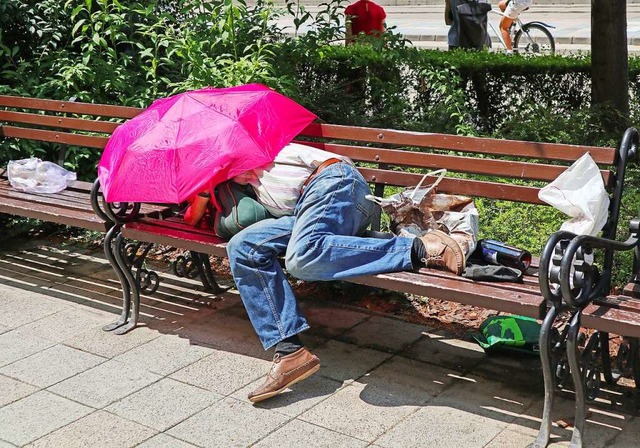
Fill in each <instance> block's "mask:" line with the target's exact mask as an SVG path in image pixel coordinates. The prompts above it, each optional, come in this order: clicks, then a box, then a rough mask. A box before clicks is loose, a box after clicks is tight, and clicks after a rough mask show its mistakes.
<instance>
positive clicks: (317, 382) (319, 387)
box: [231, 371, 343, 417]
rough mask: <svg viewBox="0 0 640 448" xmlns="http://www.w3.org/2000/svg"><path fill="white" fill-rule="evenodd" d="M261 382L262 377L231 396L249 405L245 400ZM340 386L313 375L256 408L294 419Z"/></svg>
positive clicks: (335, 382)
mask: <svg viewBox="0 0 640 448" xmlns="http://www.w3.org/2000/svg"><path fill="white" fill-rule="evenodd" d="M265 373H266V371H265ZM263 382H264V375H263V376H262V377H260V378H259V379H258V380H256V381H254V382H253V383H251V384H249V385H248V386H245V387H243V388H242V389H240V390H237V391H236V392H234V393H233V394H231V396H232V397H233V398H236V399H238V400H242V401H245V402H247V403H249V399H248V398H247V396H248V395H249V392H251V391H253V390H255V389H257V388H258V387H259V386H260V385H261V384H262V383H263ZM342 386H343V383H341V382H340V381H335V380H332V379H330V378H325V377H323V376H320V375H318V374H315V375H313V376H311V377H309V378H307V379H306V380H304V381H302V382H299V383H296V384H294V385H293V386H291V388H290V389H286V390H285V391H284V392H282V393H281V394H279V395H276V396H275V397H273V398H270V399H269V400H266V401H263V402H261V403H257V404H256V406H259V407H262V408H265V409H274V410H276V411H278V412H281V413H283V414H286V415H289V416H291V417H296V416H298V415H300V414H302V413H303V412H305V411H307V410H309V409H311V408H312V407H313V406H315V405H316V404H318V403H320V402H321V401H322V400H325V399H327V398H328V397H330V396H331V395H332V394H334V393H336V392H337V391H338V390H340V388H341V387H342Z"/></svg>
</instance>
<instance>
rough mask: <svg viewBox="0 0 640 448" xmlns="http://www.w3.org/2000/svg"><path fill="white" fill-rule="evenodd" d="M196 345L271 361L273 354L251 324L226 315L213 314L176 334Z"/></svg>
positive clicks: (190, 324)
mask: <svg viewBox="0 0 640 448" xmlns="http://www.w3.org/2000/svg"><path fill="white" fill-rule="evenodd" d="M174 334H177V335H178V336H180V337H182V338H186V339H188V340H189V341H191V343H192V344H194V345H203V346H206V347H211V348H215V349H218V350H222V351H227V352H231V353H239V354H243V355H246V356H252V357H255V358H262V359H268V360H271V358H272V357H273V354H272V353H271V352H266V351H265V350H264V349H263V348H262V345H261V344H260V341H259V339H258V336H257V335H256V332H255V331H254V329H253V327H252V326H251V323H250V322H249V321H248V320H246V319H242V318H239V317H235V316H230V315H228V314H224V313H213V314H209V315H206V316H204V317H203V319H198V320H197V321H195V322H190V323H189V325H185V326H184V327H183V328H180V329H178V331H176V332H174Z"/></svg>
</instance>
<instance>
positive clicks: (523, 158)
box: [301, 124, 616, 204]
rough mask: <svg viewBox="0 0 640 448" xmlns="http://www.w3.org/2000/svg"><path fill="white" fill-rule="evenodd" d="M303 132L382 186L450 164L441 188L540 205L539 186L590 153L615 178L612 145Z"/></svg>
mask: <svg viewBox="0 0 640 448" xmlns="http://www.w3.org/2000/svg"><path fill="white" fill-rule="evenodd" d="M301 136H306V137H312V138H313V139H314V140H316V143H312V144H313V145H315V146H318V147H320V148H322V149H326V150H328V151H331V152H336V153H340V154H343V155H346V156H349V157H351V158H352V159H353V160H355V161H358V162H360V163H361V164H362V165H363V168H362V172H363V174H364V175H365V177H366V178H367V180H369V181H370V182H371V183H373V184H376V185H381V186H384V185H396V186H412V185H416V184H417V183H418V182H419V181H420V179H421V178H422V176H423V175H424V173H425V172H427V171H429V170H434V169H438V168H446V169H447V170H448V174H447V178H446V179H444V180H443V181H442V183H440V185H439V187H438V190H439V191H442V192H447V193H457V194H465V195H469V196H476V197H486V198H494V199H504V200H509V201H516V202H526V203H532V204H542V202H541V201H540V200H539V199H538V190H539V189H540V188H541V186H544V185H545V184H546V183H548V182H550V181H552V180H554V179H555V178H556V177H558V175H560V173H562V172H563V171H564V170H565V169H566V168H567V167H568V166H569V165H571V164H572V163H573V162H575V161H576V159H578V158H579V157H581V156H582V155H583V154H585V153H586V152H589V153H590V154H591V156H592V158H593V159H594V160H595V162H596V163H598V164H599V165H600V166H602V168H603V169H602V170H601V172H602V176H603V180H604V182H605V185H606V186H607V188H609V189H610V188H611V187H612V186H613V184H614V180H615V179H614V172H613V170H612V168H614V164H615V161H616V150H615V149H614V148H601V147H589V146H576V145H565V144H555V143H536V142H524V141H514V140H502V139H493V138H484V137H482V138H480V137H464V136H456V135H447V134H434V133H424V132H411V131H398V130H389V129H376V128H353V127H349V126H338V125H329V124H311V125H310V126H308V127H307V128H306V129H305V130H304V131H303V132H302V133H301ZM336 141H340V143H335V142H336ZM389 170H402V173H400V172H393V173H392V172H390V171H389ZM411 171H413V172H411ZM470 175H471V176H470ZM452 176H453V177H452ZM376 194H377V193H376Z"/></svg>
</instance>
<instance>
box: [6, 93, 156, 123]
mask: <svg viewBox="0 0 640 448" xmlns="http://www.w3.org/2000/svg"><path fill="white" fill-rule="evenodd" d="M0 106H4V107H12V108H16V109H18V108H19V109H33V110H46V111H51V112H68V113H74V114H85V115H100V116H103V117H111V118H133V117H135V116H136V115H138V114H139V113H140V112H142V110H143V109H140V108H137V107H128V106H112V105H108V104H92V103H82V102H75V101H60V100H44V99H39V98H26V97H16V96H10V95H0Z"/></svg>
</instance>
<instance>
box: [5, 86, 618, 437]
mask: <svg viewBox="0 0 640 448" xmlns="http://www.w3.org/2000/svg"><path fill="white" fill-rule="evenodd" d="M31 101H33V102H31ZM40 101H42V100H29V99H18V98H12V97H0V106H5V108H13V109H16V108H17V109H31V110H32V111H36V112H35V114H36V115H37V116H42V115H41V114H40V113H37V111H38V110H41V111H42V112H44V113H45V114H49V113H52V114H56V113H57V114H59V113H60V111H61V110H62V111H63V112H62V113H63V114H64V113H71V114H82V115H85V114H86V115H89V113H90V112H89V109H83V108H82V107H87V108H89V106H90V105H78V104H75V103H64V102H55V105H54V103H49V102H42V103H40ZM62 104H64V108H61V106H62ZM70 104H73V106H71V105H70ZM91 106H92V107H96V108H97V109H95V110H94V112H96V113H97V114H98V115H100V114H102V115H101V116H105V117H106V116H109V115H108V113H107V111H108V110H109V109H108V108H107V109H103V107H106V106H100V105H91ZM112 107H113V106H112ZM116 110H120V109H117V108H116V109H114V110H113V111H112V112H111V113H113V115H111V116H113V117H121V118H130V117H132V116H135V115H136V114H137V113H139V112H140V109H135V108H125V109H123V110H124V112H122V113H121V115H118V114H117V113H116ZM1 113H2V115H0V123H2V122H4V123H5V124H4V125H3V126H2V130H1V131H0V136H4V137H15V138H20V139H33V140H42V141H49V142H60V143H63V144H64V143H66V144H75V145H79V146H89V147H93V148H101V147H103V146H104V144H106V140H107V136H108V134H109V132H111V131H112V130H113V129H114V127H115V124H113V123H112V122H109V124H108V125H104V124H102V125H101V126H105V127H103V128H100V129H97V128H96V127H91V128H89V129H86V128H80V127H76V125H77V124H78V122H77V121H75V120H84V118H80V117H66V116H65V117H62V118H55V119H51V120H50V119H48V118H47V124H46V126H49V127H53V128H54V129H56V128H62V129H64V130H65V132H64V134H65V140H63V139H61V138H60V137H58V135H59V134H61V132H59V130H53V131H44V132H48V133H46V134H41V133H37V134H36V133H35V132H34V131H32V130H30V129H28V130H18V128H17V127H16V125H15V123H17V122H20V117H21V115H20V114H21V112H18V111H15V110H12V111H4V112H1ZM7 114H9V115H7ZM31 120H32V121H31V122H26V123H31V124H32V125H36V124H39V125H42V123H43V119H42V118H39V120H40V121H36V118H31ZM69 120H73V121H69ZM93 120H95V118H94V119H93ZM63 125H64V126H63ZM67 134H68V135H67ZM78 134H80V135H82V141H80V137H79V136H78V137H77V138H78V140H66V139H67V138H71V136H73V135H78ZM87 134H90V135H87ZM96 134H97V135H96ZM85 139H86V140H85ZM299 141H304V142H306V143H307V144H312V145H314V146H317V147H319V148H322V149H325V150H327V151H331V152H335V153H339V154H344V155H346V156H349V157H350V158H351V159H352V160H354V161H355V162H356V164H357V165H358V167H359V169H360V171H361V172H362V174H363V175H364V177H365V178H366V179H367V180H368V181H369V182H370V183H371V185H372V187H373V191H374V194H375V195H376V196H386V195H388V194H389V192H390V190H389V189H390V188H392V187H407V186H413V185H416V184H417V183H418V182H419V181H420V179H421V178H422V176H423V173H424V172H427V171H431V170H433V169H436V168H446V169H447V170H448V171H449V173H451V174H452V175H451V176H449V177H447V178H445V179H444V180H443V181H442V182H441V183H440V185H439V187H438V190H439V191H441V192H447V193H456V194H464V195H469V196H473V197H482V198H489V199H495V200H500V201H510V202H514V203H524V204H535V205H541V206H543V205H544V204H543V203H542V202H541V201H540V200H539V199H538V191H539V188H540V186H542V185H544V184H546V183H547V182H549V181H551V180H553V179H555V178H556V177H557V176H558V175H559V174H560V173H561V172H563V171H564V169H566V167H567V166H569V165H570V164H571V163H573V162H574V161H575V160H576V159H578V158H579V157H580V156H582V155H583V154H584V153H585V152H589V153H590V154H591V156H592V157H593V159H594V160H595V161H596V162H597V163H598V164H599V165H600V166H601V168H602V170H601V172H602V176H603V180H604V182H605V185H606V186H607V189H608V191H610V192H611V196H612V204H617V205H614V206H612V210H615V213H612V215H611V216H610V217H609V222H608V224H607V228H608V233H607V234H606V237H609V238H610V237H611V236H612V235H615V230H616V227H617V210H619V204H620V200H621V199H620V198H621V185H623V183H624V168H625V166H626V162H627V157H626V156H621V155H620V154H622V153H625V154H626V153H627V152H628V151H629V148H628V147H626V146H624V142H623V145H621V147H620V149H619V150H616V149H615V148H600V147H587V146H575V145H563V144H549V143H535V142H523V141H507V140H500V139H492V138H477V137H462V136H456V135H445V134H433V133H421V132H410V131H399V130H389V129H374V128H364V127H351V126H340V125H332V124H312V125H310V126H308V127H307V128H306V129H305V130H304V131H303V132H302V133H301V134H300V135H299ZM4 182H5V183H6V181H4ZM5 187H6V186H5ZM86 187H87V188H86V189H85V190H84V194H87V192H88V190H89V189H88V185H86ZM5 190H6V188H5ZM12 193H14V192H12ZM90 195H91V196H93V199H91V198H89V200H88V202H86V203H85V208H84V210H85V211H86V210H87V208H86V205H87V204H88V203H90V202H93V203H94V206H95V204H96V203H100V202H101V194H100V192H99V189H98V188H93V190H92V193H91V194H90ZM7 198H8V196H7V195H6V194H5V196H0V212H5V213H13V211H14V210H16V214H19V215H21V216H25V215H26V212H20V211H19V209H18V208H9V207H8V205H7V204H8V202H9V201H8V199H7ZM28 200H33V199H32V198H29V199H28ZM111 207H115V208H114V210H122V209H123V206H119V204H112V205H111ZM107 209H109V207H107ZM124 209H125V210H128V211H126V212H123V213H114V212H113V210H112V211H111V212H109V214H108V216H107V218H109V219H110V220H112V221H114V222H115V225H111V223H107V224H106V225H105V227H104V229H105V230H106V229H108V232H107V234H106V236H105V253H107V257H108V258H109V261H110V263H111V264H112V266H113V267H114V269H115V271H116V272H117V273H118V276H119V278H120V281H121V283H122V287H123V299H124V304H123V310H122V314H121V316H120V317H119V319H118V320H117V321H115V322H114V323H113V324H110V325H109V326H108V327H107V328H106V329H107V330H114V331H115V332H117V333H125V332H127V331H128V330H130V329H131V328H133V327H135V325H136V323H137V319H138V309H139V300H140V295H139V294H140V292H141V290H143V289H144V288H145V287H148V286H149V284H150V283H151V282H153V281H158V280H159V279H158V278H154V279H150V275H149V273H148V272H146V271H145V270H144V269H143V263H144V257H145V256H146V254H147V253H148V250H149V247H150V245H151V244H163V245H168V246H173V247H177V248H182V249H187V250H189V251H191V258H192V259H190V260H189V259H187V260H182V268H180V271H181V272H182V273H183V275H188V276H190V277H195V276H198V275H199V276H200V277H201V280H202V281H203V284H204V285H205V286H207V285H210V286H212V287H213V285H215V279H214V278H213V275H212V274H211V271H210V269H209V266H208V261H209V259H208V255H213V256H216V257H225V256H226V249H225V242H224V241H223V240H221V239H220V238H217V237H216V236H215V235H212V234H211V233H210V232H207V231H203V230H200V229H195V228H193V227H190V226H188V225H186V224H185V223H184V222H183V221H182V219H181V218H180V217H179V216H168V215H167V213H162V214H161V215H160V214H156V215H150V214H149V213H146V214H145V213H138V210H137V209H136V208H134V209H131V207H130V206H129V207H128V208H127V207H124ZM54 210H57V208H56V207H54ZM162 210H163V211H164V212H166V210H167V209H166V208H165V209H162ZM97 213H98V215H100V216H101V217H104V216H103V215H102V213H105V212H104V211H101V209H98V210H97ZM46 217H47V215H46V214H45V215H44V216H41V217H40V219H46ZM65 219H66V218H65ZM56 222H57V221H56ZM63 223H66V222H63ZM379 226H380V219H379V217H378V219H377V220H376V222H375V224H374V229H378V228H379ZM556 237H557V235H556ZM127 239H128V240H134V241H137V242H138V243H137V244H138V245H137V246H135V249H134V250H133V252H132V251H131V249H130V247H131V246H127V245H125V240H127ZM558 241H559V240H558ZM550 242H553V241H551V240H550ZM556 242H557V241H556ZM143 244H144V245H145V246H144V247H142V245H143ZM549 244H550V243H548V244H547V247H546V248H545V250H546V252H545V253H543V257H542V258H541V261H540V266H541V267H542V269H541V270H540V271H539V270H538V265H537V263H534V264H533V265H532V267H531V268H530V269H529V270H528V271H527V272H526V273H525V276H524V281H523V282H522V283H491V282H474V281H471V280H469V279H466V278H463V277H459V276H455V275H453V274H451V273H448V272H445V271H441V270H435V269H426V268H425V269H419V270H416V271H411V272H398V273H389V274H380V275H375V276H366V277H358V278H353V279H350V281H352V282H354V283H359V284H364V285H371V286H375V287H379V288H386V289H390V290H394V291H399V292H404V293H411V294H416V295H420V296H426V297H430V298H438V299H444V300H451V301H455V302H459V303H463V304H469V305H476V306H481V307H485V308H488V309H492V310H496V311H500V312H507V313H515V314H519V315H525V316H530V317H534V318H537V319H544V324H545V325H546V327H545V328H546V333H544V332H543V334H541V342H545V343H546V344H547V346H548V345H549V340H550V335H554V334H555V332H554V331H555V330H554V327H553V325H554V324H555V317H556V315H555V314H554V313H556V312H558V310H559V309H560V308H556V307H553V306H552V307H551V308H550V307H549V306H548V305H549V304H553V303H554V302H553V301H554V300H555V299H556V298H557V295H554V294H555V292H554V291H555V289H554V287H553V285H554V283H553V280H554V279H550V278H549V276H548V275H546V274H544V272H545V270H546V269H548V267H549V266H551V264H554V263H557V260H558V259H561V258H562V255H561V254H558V253H556V252H554V250H551V252H549V250H547V249H548V247H549ZM554 247H555V243H554V245H553V247H552V249H553V248H554ZM563 247H565V248H566V244H564V245H563ZM550 254H551V255H550ZM606 269H607V267H605V269H604V270H603V272H606ZM608 269H609V271H610V269H611V266H608ZM539 272H540V278H539V275H538V274H539ZM605 277H606V278H605V280H606V281H605V283H606V285H605V286H610V275H609V276H605ZM215 286H217V285H215ZM560 303H561V304H562V306H563V307H570V306H569V305H567V304H565V303H564V301H562V300H560ZM578 308H579V309H581V310H582V308H583V307H578ZM563 309H564V308H563ZM550 316H551V317H550ZM549 322H551V324H549ZM552 330H554V331H552ZM557 332H558V333H562V334H563V335H564V334H565V333H566V332H562V331H559V330H558V331H557ZM544 338H547V339H544ZM564 339H565V340H567V341H569V340H570V339H568V338H567V337H566V335H565V338H564ZM566 345H567V344H566V343H559V344H556V346H560V347H563V349H564V347H565V346H566ZM556 351H558V350H557V349H556ZM543 352H544V353H541V358H542V363H543V367H544V369H543V370H544V371H545V372H547V373H548V372H550V371H552V370H553V369H554V368H556V367H557V363H558V361H557V359H556V358H557V356H556V357H555V358H552V357H551V355H550V350H543ZM554 356H555V355H554ZM547 373H545V387H546V392H545V395H546V396H551V397H552V396H553V390H554V387H555V385H556V383H554V381H553V379H552V381H551V382H550V383H547ZM551 402H552V401H551ZM546 404H547V402H546V401H545V405H546ZM547 422H548V423H549V425H550V415H547V413H546V407H545V415H544V420H543V424H542V427H541V434H542V438H544V434H543V431H542V428H544V427H546V425H547ZM577 426H579V425H578V424H576V427H577ZM547 438H548V437H547ZM539 440H540V437H539Z"/></svg>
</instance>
